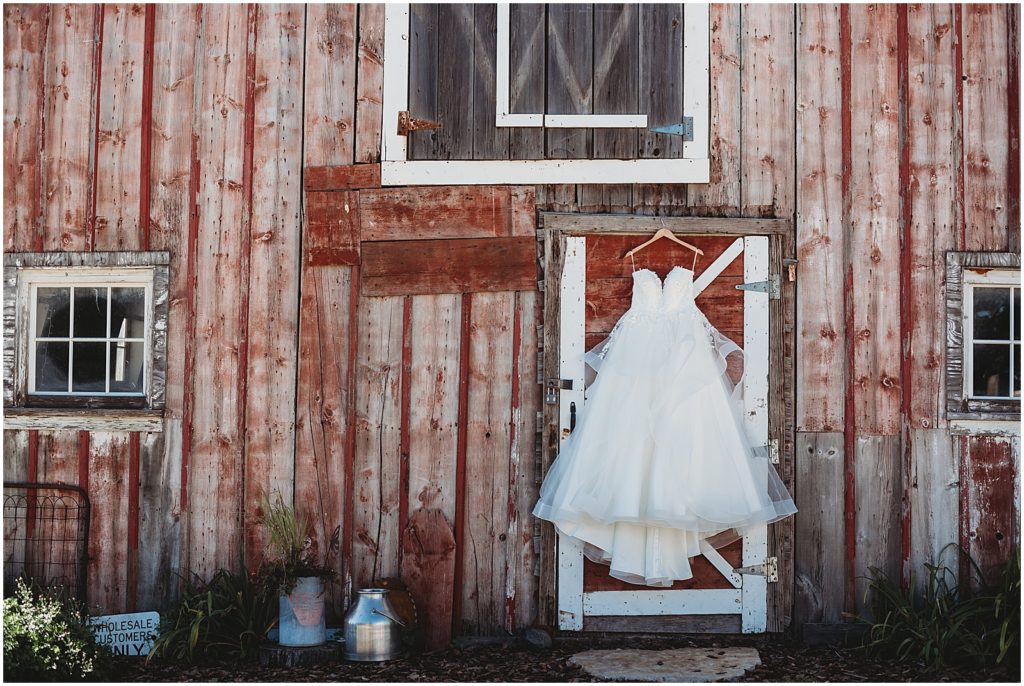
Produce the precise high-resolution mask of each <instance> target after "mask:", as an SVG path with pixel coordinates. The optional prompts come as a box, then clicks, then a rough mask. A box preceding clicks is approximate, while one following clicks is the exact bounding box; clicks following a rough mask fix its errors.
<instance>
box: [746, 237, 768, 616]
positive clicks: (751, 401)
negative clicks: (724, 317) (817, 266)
mask: <svg viewBox="0 0 1024 686" xmlns="http://www.w3.org/2000/svg"><path fill="white" fill-rule="evenodd" d="M743 241H744V249H743V250H744V260H743V280H744V281H745V282H746V283H751V282H756V281H766V280H768V238H767V237H766V236H749V237H747V238H744V239H743ZM768 337H769V319H768V294H767V293H760V292H757V291H744V292H743V367H744V369H743V405H744V413H743V416H744V423H745V424H746V426H745V428H746V431H747V438H748V439H749V440H750V444H751V445H755V446H756V445H765V444H767V443H768V346H769V340H768ZM766 467H767V468H768V469H774V467H772V466H771V465H770V464H768V465H766ZM765 489H767V484H765ZM767 558H768V527H767V525H764V524H762V525H760V526H757V527H754V528H753V529H751V530H750V531H748V533H747V535H746V536H744V537H743V565H744V566H751V565H758V564H762V563H764V562H765V561H766V560H767ZM742 594H743V620H742V627H743V633H745V634H749V633H761V632H763V631H765V630H766V629H767V627H768V579H767V578H766V577H763V576H755V575H749V574H748V575H746V576H744V578H743V589H742Z"/></svg>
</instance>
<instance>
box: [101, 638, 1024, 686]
mask: <svg viewBox="0 0 1024 686" xmlns="http://www.w3.org/2000/svg"><path fill="white" fill-rule="evenodd" d="M731 646H753V647H755V648H757V649H758V652H759V653H760V655H761V661H762V665H761V666H760V667H758V668H757V669H755V670H754V671H753V672H750V673H748V674H747V675H746V677H744V678H743V679H741V681H749V682H811V681H815V682H822V681H831V682H1006V681H1012V682H1019V681H1020V679H1019V676H1017V675H1012V674H1009V673H1007V672H1005V671H993V670H988V671H986V670H970V671H955V670H948V671H944V672H940V673H936V672H929V671H927V670H925V669H923V667H922V665H919V664H913V663H904V664H895V663H893V662H891V661H887V660H877V659H872V658H870V657H868V656H866V655H865V654H864V653H863V651H862V650H859V649H857V648H839V647H832V646H813V647H811V646H806V645H804V644H802V643H799V642H797V641H792V640H789V639H786V638H782V637H778V636H757V637H743V636H729V637H723V636H673V637H634V636H616V637H607V636H606V637H597V638H591V637H587V638H570V639H558V640H557V641H556V642H555V644H554V646H553V647H551V648H536V647H532V646H528V645H526V644H523V643H521V642H512V641H509V642H505V643H500V644H494V643H483V642H481V643H478V644H473V643H469V644H463V645H461V646H452V647H450V648H448V649H447V650H444V651H438V652H433V653H422V654H418V655H411V656H409V657H405V658H402V659H399V660H394V661H391V662H384V663H374V664H361V663H350V662H344V661H340V660H339V661H336V662H330V663H326V664H322V665H318V666H315V667H302V668H283V667H261V666H259V665H251V664H244V665H239V664H213V665H195V666H190V665H182V664H168V663H161V662H159V661H156V660H154V661H153V662H151V663H149V664H148V665H147V664H146V663H144V662H142V661H140V660H137V659H136V660H131V659H125V658H122V659H121V661H120V662H119V663H118V665H117V669H116V675H115V676H114V678H115V679H117V680H123V681H158V682H159V681H186V682H221V681H239V682H250V681H271V682H273V681H302V682H305V681H312V682H317V681H331V682H339V681H340V682H366V681H369V682H418V681H445V682H578V681H595V679H593V678H591V677H589V676H588V675H587V674H585V673H584V672H582V671H581V670H580V668H578V667H574V666H571V665H569V664H568V658H569V656H571V655H573V654H574V653H578V652H582V651H584V650H589V649H594V648H645V649H651V650H661V649H668V648H683V647H703V648H709V649H714V648H724V647H731Z"/></svg>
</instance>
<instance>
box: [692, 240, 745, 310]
mask: <svg viewBox="0 0 1024 686" xmlns="http://www.w3.org/2000/svg"><path fill="white" fill-rule="evenodd" d="M741 252H743V239H742V238H737V239H736V240H735V241H733V242H732V245H730V246H729V247H728V248H726V249H725V250H724V251H722V254H721V255H719V256H718V258H717V259H715V261H714V262H712V263H711V264H709V265H708V267H707V269H705V270H704V271H702V272H701V273H700V276H698V277H697V278H695V279H694V280H693V297H694V298H696V297H697V296H699V295H700V294H701V293H703V292H704V289H705V288H707V287H708V286H709V285H710V284H711V282H712V281H714V280H715V279H717V278H718V277H719V276H720V275H721V273H722V272H724V271H725V268H726V267H728V266H729V265H730V264H732V262H733V260H735V259H736V257H737V256H738V255H739V254H740V253H741Z"/></svg>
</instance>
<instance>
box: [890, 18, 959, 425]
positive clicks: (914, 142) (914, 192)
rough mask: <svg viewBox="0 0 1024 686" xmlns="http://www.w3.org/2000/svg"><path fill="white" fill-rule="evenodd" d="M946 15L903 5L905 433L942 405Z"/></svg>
mask: <svg viewBox="0 0 1024 686" xmlns="http://www.w3.org/2000/svg"><path fill="white" fill-rule="evenodd" d="M952 24H953V12H952V8H951V6H949V5H942V4H936V5H910V6H908V7H907V28H908V33H909V39H908V65H907V70H908V73H907V103H906V109H907V114H906V120H907V142H908V145H909V147H910V151H909V155H910V160H909V162H910V186H909V188H908V189H907V192H908V193H909V195H910V205H909V207H910V216H909V217H906V218H905V221H906V222H907V224H906V228H905V229H904V234H905V240H904V245H903V249H904V250H905V251H906V250H909V252H910V274H909V277H910V278H909V281H910V292H909V293H904V294H903V295H902V297H903V298H909V299H910V302H909V308H910V331H909V334H910V340H909V362H910V376H909V381H910V389H909V390H910V404H909V407H908V408H905V409H906V412H907V422H908V424H909V425H910V426H911V427H912V428H918V429H930V428H935V427H937V426H939V421H940V417H941V410H940V408H941V407H942V406H943V401H941V400H940V398H942V397H943V395H944V393H943V391H942V387H943V383H944V375H943V370H942V359H943V347H944V345H945V338H946V334H945V323H944V317H943V313H944V312H945V289H944V288H943V284H944V282H945V270H946V264H945V259H946V258H945V254H946V251H948V250H956V249H957V237H958V235H959V230H958V221H957V213H956V198H955V194H956V188H955V180H954V172H955V169H956V158H955V156H954V150H955V148H957V147H958V144H957V135H956V133H955V132H956V128H957V123H956V119H957V114H956V112H955V110H954V104H955V102H956V70H955V67H954V64H953V55H954V51H953V40H954V35H953V33H952V32H951V31H950V27H951V26H952Z"/></svg>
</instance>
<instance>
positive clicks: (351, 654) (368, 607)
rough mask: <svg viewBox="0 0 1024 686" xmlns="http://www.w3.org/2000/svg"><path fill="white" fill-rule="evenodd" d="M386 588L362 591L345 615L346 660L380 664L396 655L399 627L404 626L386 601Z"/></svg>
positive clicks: (397, 652)
mask: <svg viewBox="0 0 1024 686" xmlns="http://www.w3.org/2000/svg"><path fill="white" fill-rule="evenodd" d="M388 593H389V591H388V589H386V588H363V589H360V590H359V591H358V596H357V597H356V603H355V605H353V606H352V609H350V610H349V611H348V614H347V615H345V632H344V633H345V652H344V655H345V659H346V660H355V661H357V662H382V661H384V660H392V659H394V658H396V657H398V654H399V637H398V627H399V626H405V625H404V624H403V623H402V622H401V621H400V620H399V619H398V618H397V614H396V613H395V610H394V608H393V607H392V606H391V603H390V602H388Z"/></svg>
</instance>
